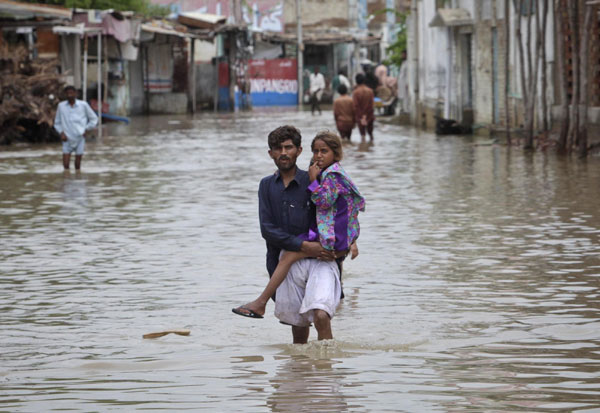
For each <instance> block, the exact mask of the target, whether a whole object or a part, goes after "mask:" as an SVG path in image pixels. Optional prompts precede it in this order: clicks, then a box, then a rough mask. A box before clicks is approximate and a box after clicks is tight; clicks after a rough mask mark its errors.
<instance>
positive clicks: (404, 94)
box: [398, 50, 410, 113]
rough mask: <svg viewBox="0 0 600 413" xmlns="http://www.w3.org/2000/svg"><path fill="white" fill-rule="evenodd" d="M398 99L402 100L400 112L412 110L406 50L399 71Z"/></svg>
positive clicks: (403, 52)
mask: <svg viewBox="0 0 600 413" xmlns="http://www.w3.org/2000/svg"><path fill="white" fill-rule="evenodd" d="M398 100H399V101H400V112H401V113H409V112H410V95H409V93H408V60H407V58H406V50H403V51H402V63H401V64H400V72H399V73H398Z"/></svg>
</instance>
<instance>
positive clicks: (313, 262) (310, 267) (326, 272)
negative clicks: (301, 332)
mask: <svg viewBox="0 0 600 413" xmlns="http://www.w3.org/2000/svg"><path fill="white" fill-rule="evenodd" d="M341 293H342V284H341V282H340V271H339V268H338V266H337V264H336V262H335V261H319V260H317V259H314V258H304V259H301V260H300V261H297V262H295V263H294V264H293V265H292V267H291V268H290V272H289V273H288V275H287V277H286V278H285V280H284V281H283V282H282V283H281V285H280V286H279V288H277V293H276V302H275V317H277V318H278V319H279V320H280V321H282V322H284V323H286V324H291V325H294V326H300V327H305V326H308V325H310V323H312V322H313V310H317V309H319V310H323V311H326V312H327V314H329V317H330V318H333V316H334V315H335V310H336V308H337V306H338V305H339V304H340V296H341Z"/></svg>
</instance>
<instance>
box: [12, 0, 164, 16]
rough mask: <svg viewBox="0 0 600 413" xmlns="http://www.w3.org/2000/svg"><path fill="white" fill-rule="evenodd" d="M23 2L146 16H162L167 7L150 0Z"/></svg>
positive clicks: (27, 0)
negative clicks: (108, 10) (110, 10)
mask: <svg viewBox="0 0 600 413" xmlns="http://www.w3.org/2000/svg"><path fill="white" fill-rule="evenodd" d="M22 1H23V2H24V3H40V4H53V5H57V6H63V7H68V8H80V9H96V10H107V9H114V10H118V11H133V12H136V13H139V14H143V15H144V16H147V17H150V16H152V17H164V16H166V15H167V14H169V9H168V8H167V7H163V6H159V5H155V4H151V3H150V0H45V1H44V0H22Z"/></svg>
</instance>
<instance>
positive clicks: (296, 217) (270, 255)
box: [258, 169, 315, 275]
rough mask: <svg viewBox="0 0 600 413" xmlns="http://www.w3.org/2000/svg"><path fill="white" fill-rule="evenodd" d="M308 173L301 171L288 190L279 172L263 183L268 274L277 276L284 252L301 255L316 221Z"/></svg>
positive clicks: (261, 201)
mask: <svg viewBox="0 0 600 413" xmlns="http://www.w3.org/2000/svg"><path fill="white" fill-rule="evenodd" d="M309 184H310V181H309V178H308V172H306V171H303V170H300V169H297V170H296V176H295V177H294V179H293V180H292V181H290V183H289V184H288V186H287V187H285V186H284V185H283V180H282V179H281V176H280V174H279V171H277V172H276V173H275V174H273V175H270V176H267V177H265V178H263V179H262V180H261V181H260V186H259V189H258V216H259V220H260V231H261V234H262V236H263V238H264V239H265V241H266V242H267V271H268V272H269V275H272V274H273V271H275V268H276V267H277V264H278V263H279V254H280V252H281V250H282V249H284V250H288V251H299V250H300V247H301V245H302V239H301V238H299V237H298V235H300V234H303V233H306V232H308V228H309V226H310V223H311V222H313V221H314V220H315V210H314V205H313V204H312V203H311V202H310V192H309V191H307V188H308V185H309Z"/></svg>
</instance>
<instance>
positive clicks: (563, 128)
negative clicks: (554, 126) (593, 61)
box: [554, 0, 571, 152]
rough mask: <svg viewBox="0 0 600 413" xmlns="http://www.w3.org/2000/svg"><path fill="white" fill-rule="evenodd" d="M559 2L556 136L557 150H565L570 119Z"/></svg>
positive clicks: (556, 13)
mask: <svg viewBox="0 0 600 413" xmlns="http://www.w3.org/2000/svg"><path fill="white" fill-rule="evenodd" d="M561 3H562V1H561V0H554V27H556V39H557V41H556V42H557V43H556V50H557V56H556V59H554V60H555V61H556V66H557V71H558V77H559V79H560V112H561V115H562V119H561V123H560V133H559V135H558V150H559V151H561V152H562V151H566V150H567V135H568V134H569V122H570V119H571V115H570V110H569V96H568V95H569V79H568V77H567V72H566V67H565V61H566V45H565V32H564V27H563V24H564V19H563V11H562V9H563V7H562V4H561Z"/></svg>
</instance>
